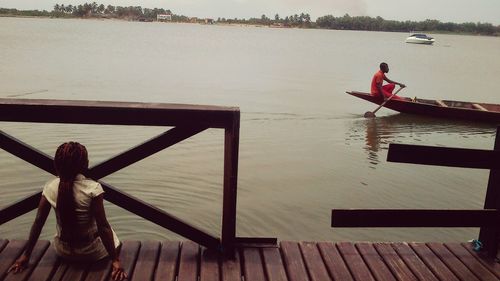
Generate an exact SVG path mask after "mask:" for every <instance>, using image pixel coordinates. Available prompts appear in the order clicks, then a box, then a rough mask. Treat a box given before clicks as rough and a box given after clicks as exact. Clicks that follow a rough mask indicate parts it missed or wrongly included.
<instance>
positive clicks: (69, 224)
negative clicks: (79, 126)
mask: <svg viewBox="0 0 500 281" xmlns="http://www.w3.org/2000/svg"><path fill="white" fill-rule="evenodd" d="M88 164H89V160H88V154H87V149H86V148H85V146H83V145H81V144H79V143H77V142H67V143H63V144H61V145H60V146H59V147H58V148H57V151H56V156H55V158H54V166H55V169H56V172H57V175H58V176H59V179H60V181H59V187H58V192H57V203H56V217H57V221H58V224H59V226H60V227H61V239H62V240H63V241H66V242H68V243H69V244H70V245H71V244H73V243H74V242H75V240H76V238H77V235H76V234H77V233H76V231H77V230H76V224H77V218H76V202H75V196H74V194H73V183H74V181H75V178H76V175H78V174H80V173H83V172H84V171H85V170H87V168H88Z"/></svg>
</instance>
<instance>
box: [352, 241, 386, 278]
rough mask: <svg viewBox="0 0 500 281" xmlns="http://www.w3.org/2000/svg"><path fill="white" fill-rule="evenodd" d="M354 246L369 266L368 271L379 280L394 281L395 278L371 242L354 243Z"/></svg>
mask: <svg viewBox="0 0 500 281" xmlns="http://www.w3.org/2000/svg"><path fill="white" fill-rule="evenodd" d="M355 246H356V248H357V249H358V251H359V253H360V254H361V256H362V257H363V260H364V261H365V263H366V264H367V265H368V268H370V271H371V272H372V274H373V275H374V276H375V279H377V280H379V281H396V278H395V277H394V275H393V274H392V272H391V271H390V270H389V268H388V267H387V265H386V264H385V262H384V260H383V259H382V257H381V256H380V255H379V254H378V253H377V251H376V250H375V247H373V244H372V243H368V242H362V243H356V244H355Z"/></svg>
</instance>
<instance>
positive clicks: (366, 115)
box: [363, 111, 376, 118]
mask: <svg viewBox="0 0 500 281" xmlns="http://www.w3.org/2000/svg"><path fill="white" fill-rule="evenodd" d="M363 116H365V118H375V117H376V116H375V113H373V112H371V111H367V112H365V115H363Z"/></svg>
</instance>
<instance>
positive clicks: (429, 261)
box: [409, 243, 459, 281]
mask: <svg viewBox="0 0 500 281" xmlns="http://www.w3.org/2000/svg"><path fill="white" fill-rule="evenodd" d="M409 245H410V247H411V248H412V249H413V251H415V253H417V255H418V256H419V258H420V259H421V260H422V261H423V262H424V263H425V265H426V266H427V267H428V268H429V269H430V270H431V271H432V272H433V273H434V275H436V277H437V278H439V279H440V280H446V281H448V280H450V281H458V280H459V279H458V278H457V277H456V276H455V274H453V272H451V271H450V269H449V268H448V267H447V266H446V265H445V264H444V263H443V262H442V261H441V259H440V258H439V257H437V256H436V255H435V254H434V253H433V252H432V251H431V249H429V247H427V246H426V245H425V244H422V243H409Z"/></svg>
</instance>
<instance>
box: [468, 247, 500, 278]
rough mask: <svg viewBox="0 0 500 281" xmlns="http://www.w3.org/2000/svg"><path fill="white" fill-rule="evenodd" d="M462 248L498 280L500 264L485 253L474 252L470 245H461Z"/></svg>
mask: <svg viewBox="0 0 500 281" xmlns="http://www.w3.org/2000/svg"><path fill="white" fill-rule="evenodd" d="M462 246H463V247H464V248H465V249H466V250H467V251H469V253H470V254H471V255H472V256H473V257H475V258H476V259H477V260H478V261H479V262H480V263H481V264H482V265H484V266H485V267H486V268H488V270H489V271H491V272H492V273H493V274H495V276H496V277H497V278H498V279H499V280H500V263H498V262H497V261H496V260H495V259H494V258H491V257H490V256H489V255H488V253H487V252H486V251H483V252H476V251H474V249H472V244H471V243H462Z"/></svg>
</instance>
